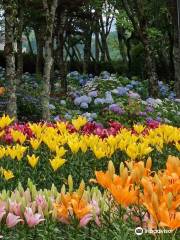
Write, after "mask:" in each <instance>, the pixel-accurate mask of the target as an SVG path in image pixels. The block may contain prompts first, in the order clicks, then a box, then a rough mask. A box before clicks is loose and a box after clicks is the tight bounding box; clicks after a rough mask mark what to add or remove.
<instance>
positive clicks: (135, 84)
mask: <svg viewBox="0 0 180 240" xmlns="http://www.w3.org/2000/svg"><path fill="white" fill-rule="evenodd" d="M131 85H133V86H137V85H139V82H138V81H134V80H132V81H131Z"/></svg>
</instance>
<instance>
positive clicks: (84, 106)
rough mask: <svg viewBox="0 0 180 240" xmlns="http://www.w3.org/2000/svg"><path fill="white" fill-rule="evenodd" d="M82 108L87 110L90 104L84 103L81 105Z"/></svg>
mask: <svg viewBox="0 0 180 240" xmlns="http://www.w3.org/2000/svg"><path fill="white" fill-rule="evenodd" d="M80 108H83V109H87V108H88V104H87V103H86V102H82V103H81V105H80Z"/></svg>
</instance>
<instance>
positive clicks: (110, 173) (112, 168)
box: [108, 161, 115, 178]
mask: <svg viewBox="0 0 180 240" xmlns="http://www.w3.org/2000/svg"><path fill="white" fill-rule="evenodd" d="M108 172H109V175H110V176H111V178H113V177H114V174H115V168H114V164H113V162H112V161H109V163H108Z"/></svg>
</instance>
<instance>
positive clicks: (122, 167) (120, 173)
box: [119, 162, 124, 176]
mask: <svg viewBox="0 0 180 240" xmlns="http://www.w3.org/2000/svg"><path fill="white" fill-rule="evenodd" d="M123 171H124V163H123V162H121V163H120V166H119V175H120V176H121V175H122V173H123Z"/></svg>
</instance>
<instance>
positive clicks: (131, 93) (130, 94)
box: [128, 92, 141, 99]
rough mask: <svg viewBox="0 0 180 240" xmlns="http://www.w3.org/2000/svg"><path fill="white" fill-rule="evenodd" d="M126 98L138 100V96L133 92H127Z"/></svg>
mask: <svg viewBox="0 0 180 240" xmlns="http://www.w3.org/2000/svg"><path fill="white" fill-rule="evenodd" d="M128 96H129V97H130V98H133V99H140V98H141V97H140V95H139V94H138V93H135V92H129V94H128Z"/></svg>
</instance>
